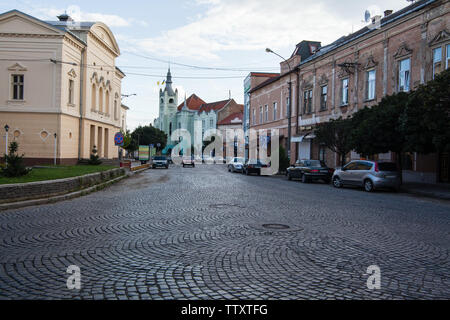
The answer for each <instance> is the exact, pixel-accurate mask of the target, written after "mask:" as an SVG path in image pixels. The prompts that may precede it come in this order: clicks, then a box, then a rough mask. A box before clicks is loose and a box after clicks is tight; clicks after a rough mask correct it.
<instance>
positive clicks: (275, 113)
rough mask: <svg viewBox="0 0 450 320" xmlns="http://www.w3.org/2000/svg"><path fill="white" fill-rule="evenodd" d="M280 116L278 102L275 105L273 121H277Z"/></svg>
mask: <svg viewBox="0 0 450 320" xmlns="http://www.w3.org/2000/svg"><path fill="white" fill-rule="evenodd" d="M277 114H278V104H277V103H276V102H274V103H273V120H274V121H275V120H277Z"/></svg>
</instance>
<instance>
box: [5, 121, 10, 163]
mask: <svg viewBox="0 0 450 320" xmlns="http://www.w3.org/2000/svg"><path fill="white" fill-rule="evenodd" d="M5 131H6V143H5V155H8V131H9V126H8V125H5ZM5 159H6V157H5ZM5 161H6V160H5Z"/></svg>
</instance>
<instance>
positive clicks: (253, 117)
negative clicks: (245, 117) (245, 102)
mask: <svg viewBox="0 0 450 320" xmlns="http://www.w3.org/2000/svg"><path fill="white" fill-rule="evenodd" d="M252 121H253V124H256V110H255V109H253V115H252Z"/></svg>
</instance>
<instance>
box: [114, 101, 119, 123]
mask: <svg viewBox="0 0 450 320" xmlns="http://www.w3.org/2000/svg"><path fill="white" fill-rule="evenodd" d="M117 119H119V115H118V113H117V100H114V120H117Z"/></svg>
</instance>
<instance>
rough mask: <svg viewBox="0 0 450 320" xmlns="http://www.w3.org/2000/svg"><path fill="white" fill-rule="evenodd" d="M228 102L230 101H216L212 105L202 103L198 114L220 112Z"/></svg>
mask: <svg viewBox="0 0 450 320" xmlns="http://www.w3.org/2000/svg"><path fill="white" fill-rule="evenodd" d="M230 101H231V100H223V101H217V102H213V103H204V104H203V105H201V107H200V109H198V113H202V112H203V111H205V112H211V110H214V111H217V110H220V109H222V108H223V107H225V106H226V105H227V103H228V102H230Z"/></svg>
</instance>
